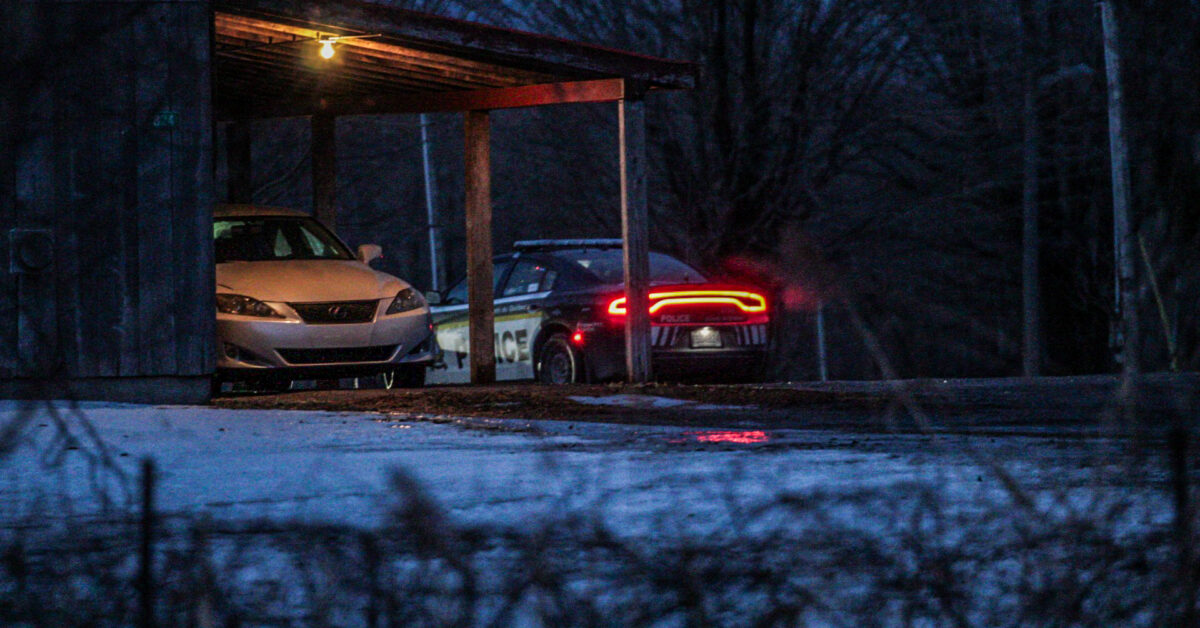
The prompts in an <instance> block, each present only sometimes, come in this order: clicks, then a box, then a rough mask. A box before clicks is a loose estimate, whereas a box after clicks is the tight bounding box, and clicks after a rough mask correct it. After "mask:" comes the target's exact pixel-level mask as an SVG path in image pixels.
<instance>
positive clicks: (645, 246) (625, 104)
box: [618, 98, 653, 383]
mask: <svg viewBox="0 0 1200 628" xmlns="http://www.w3.org/2000/svg"><path fill="white" fill-rule="evenodd" d="M618 106H619V108H620V115H619V118H620V127H621V128H620V136H621V237H622V238H623V239H624V241H625V247H624V251H625V296H626V299H627V301H626V305H627V307H626V311H627V312H628V315H627V316H626V317H625V370H626V373H627V374H628V378H629V381H630V382H633V383H642V382H648V381H650V378H651V377H652V375H653V374H652V373H651V371H650V303H649V301H650V298H649V289H650V227H649V216H648V211H647V207H646V104H645V102H644V101H643V100H641V98H636V99H634V98H627V99H625V100H621V101H620V102H619V104H618Z"/></svg>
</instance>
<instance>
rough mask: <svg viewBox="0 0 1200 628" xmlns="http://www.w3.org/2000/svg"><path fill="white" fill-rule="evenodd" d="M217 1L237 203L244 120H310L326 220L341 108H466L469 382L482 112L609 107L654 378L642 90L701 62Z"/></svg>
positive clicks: (642, 331) (632, 293)
mask: <svg viewBox="0 0 1200 628" xmlns="http://www.w3.org/2000/svg"><path fill="white" fill-rule="evenodd" d="M214 9H215V13H214V15H215V17H214V26H215V38H216V48H215V60H214V68H215V71H214V80H215V94H216V100H215V103H214V105H215V111H216V117H217V119H218V120H219V121H222V122H227V123H229V124H228V126H227V127H226V133H227V135H226V138H227V147H228V150H227V154H228V157H227V165H228V169H229V173H230V186H229V197H230V198H229V199H228V200H229V201H231V202H249V200H250V199H249V195H250V190H249V181H250V176H249V172H250V154H251V150H250V148H251V147H250V134H249V133H248V132H247V131H246V122H247V121H250V120H254V119H264V118H286V117H300V116H305V117H309V118H310V120H311V124H312V147H311V149H312V173H313V174H312V176H313V207H314V209H315V213H316V214H317V216H318V217H319V218H321V219H323V221H324V222H325V223H326V224H330V225H333V224H335V219H336V211H337V206H338V204H337V198H336V189H337V185H336V180H335V177H336V174H335V172H336V162H337V146H336V137H335V133H334V129H335V120H336V118H337V117H338V116H352V115H361V114H419V113H432V112H462V113H463V114H464V119H465V125H464V126H465V129H464V131H465V142H464V145H465V165H466V181H465V186H466V190H465V191H466V194H465V198H466V223H467V224H466V235H467V273H468V286H469V290H468V294H469V312H470V332H469V333H470V346H471V380H472V382H473V383H477V384H484V383H490V382H492V381H494V380H495V362H494V359H493V356H494V337H493V314H492V306H491V303H492V297H493V295H492V290H493V288H492V261H491V260H492V236H491V227H492V203H491V163H490V151H489V144H490V119H489V111H492V110H496V109H508V108H518V107H538V106H544V105H559V104H569V103H615V104H616V105H617V107H618V109H619V117H618V119H619V128H618V129H616V131H617V132H618V133H619V140H620V141H619V147H620V148H619V150H620V159H619V167H620V168H621V177H620V181H621V191H620V194H621V224H622V237H623V239H624V241H625V279H626V286H627V291H628V294H629V298H630V302H631V306H632V307H631V308H630V311H631V312H632V313H633V315H631V316H629V317H628V322H627V327H626V347H627V358H626V359H627V367H628V372H629V378H630V379H631V380H632V381H639V382H641V381H646V380H647V379H649V378H650V360H649V318H648V313H647V303H646V302H645V299H646V287H647V286H648V281H647V274H648V267H647V266H648V225H647V205H646V203H647V197H646V163H645V161H646V130H645V115H646V114H645V101H644V97H645V95H646V93H647V92H649V91H652V90H669V89H690V88H692V87H693V86H694V83H695V80H696V69H695V66H693V65H691V64H688V63H682V62H677V61H667V60H662V59H656V58H651V57H646V56H642V55H637V54H633V53H628V52H622V51H617V50H612V49H607V48H602V47H598V46H592V45H587V44H582V43H578V42H573V41H567V40H563V39H558V38H552V37H546V36H540V35H533V34H529V33H524V32H518V31H513V30H507V29H501V28H495V27H490V26H484V25H481V24H477V23H470V22H464V21H460V20H454V19H448V18H444V17H440V16H434V15H429V14H422V13H414V12H411V11H405V10H399V9H395V8H390V7H383V6H379V5H373V4H368V3H364V2H355V1H350V0H341V1H325V2H320V3H315V2H314V3H300V4H297V3H295V2H288V1H285V0H237V1H233V0H219V1H217V2H215V3H214ZM639 302H640V303H639Z"/></svg>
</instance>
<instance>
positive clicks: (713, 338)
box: [692, 327, 721, 349]
mask: <svg viewBox="0 0 1200 628" xmlns="http://www.w3.org/2000/svg"><path fill="white" fill-rule="evenodd" d="M692 348H693V349H720V348H721V332H719V331H717V330H716V329H714V328H712V327H701V328H700V329H694V330H692Z"/></svg>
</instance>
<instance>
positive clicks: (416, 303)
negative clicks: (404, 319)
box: [387, 288, 425, 314]
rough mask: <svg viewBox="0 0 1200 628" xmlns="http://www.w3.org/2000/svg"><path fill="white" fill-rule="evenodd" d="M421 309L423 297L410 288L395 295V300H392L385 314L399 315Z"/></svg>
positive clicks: (423, 304)
mask: <svg viewBox="0 0 1200 628" xmlns="http://www.w3.org/2000/svg"><path fill="white" fill-rule="evenodd" d="M423 307H425V297H423V296H421V293H420V292H417V291H416V290H413V289H412V288H405V289H403V290H401V291H400V292H398V293H396V298H395V299H392V304H391V305H389V306H388V309H387V313H388V314H399V313H401V312H411V311H413V310H419V309H421V308H423Z"/></svg>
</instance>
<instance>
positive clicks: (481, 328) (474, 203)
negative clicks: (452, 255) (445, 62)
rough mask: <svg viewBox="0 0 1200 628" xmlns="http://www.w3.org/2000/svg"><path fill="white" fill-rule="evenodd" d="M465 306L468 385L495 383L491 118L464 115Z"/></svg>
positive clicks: (485, 114)
mask: <svg viewBox="0 0 1200 628" xmlns="http://www.w3.org/2000/svg"><path fill="white" fill-rule="evenodd" d="M466 118H467V120H466V160H465V161H466V175H467V182H466V187H467V189H466V201H467V212H466V213H467V303H468V307H467V309H468V316H469V318H470V330H469V339H470V340H469V342H470V345H471V356H470V359H471V383H472V384H491V383H494V382H495V381H496V358H495V355H496V349H495V342H496V341H495V337H494V335H493V334H494V323H495V316H494V314H493V312H492V307H493V304H492V300H493V294H492V291H493V286H492V280H493V278H492V163H491V146H490V145H491V118H490V116H489V114H488V112H486V111H468V112H467V114H466Z"/></svg>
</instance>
